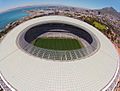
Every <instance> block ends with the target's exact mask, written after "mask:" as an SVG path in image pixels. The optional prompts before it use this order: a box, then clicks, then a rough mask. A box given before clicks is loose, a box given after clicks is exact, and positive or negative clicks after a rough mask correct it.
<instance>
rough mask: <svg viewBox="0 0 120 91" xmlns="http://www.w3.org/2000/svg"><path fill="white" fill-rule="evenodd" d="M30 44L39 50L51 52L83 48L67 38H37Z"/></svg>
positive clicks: (76, 41)
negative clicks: (50, 50) (43, 49)
mask: <svg viewBox="0 0 120 91" xmlns="http://www.w3.org/2000/svg"><path fill="white" fill-rule="evenodd" d="M32 44H33V45H35V46H37V47H40V48H45V49H52V50H74V49H80V48H82V47H83V45H82V43H81V42H79V41H78V40H76V39H69V38H38V39H36V40H34V41H33V42H32Z"/></svg>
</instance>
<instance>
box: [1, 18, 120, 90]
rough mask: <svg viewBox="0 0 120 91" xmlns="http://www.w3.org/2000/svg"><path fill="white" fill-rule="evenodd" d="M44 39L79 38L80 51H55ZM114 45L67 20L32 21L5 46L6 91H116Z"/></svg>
mask: <svg viewBox="0 0 120 91" xmlns="http://www.w3.org/2000/svg"><path fill="white" fill-rule="evenodd" d="M40 37H65V38H75V39H77V40H79V41H81V42H82V44H83V45H84V47H83V48H80V49H72V50H53V49H45V48H40V47H37V46H35V45H33V44H31V42H32V41H33V40H34V39H36V38H40ZM119 67H120V64H119V55H118V53H117V51H116V49H115V47H114V45H113V44H112V43H111V42H110V41H109V40H108V39H107V38H106V37H105V36H104V35H103V34H102V33H101V32H100V31H98V30H97V29H96V28H94V27H92V26H91V25H89V24H87V23H85V22H83V21H80V20H77V19H73V18H69V17H64V16H44V17H40V18H35V19H31V20H29V21H26V22H24V23H22V24H20V25H18V26H17V27H15V28H14V29H13V30H12V31H10V32H9V33H8V34H7V35H6V37H5V38H4V40H2V42H1V44H0V84H1V85H0V86H1V88H2V89H4V90H5V91H112V90H113V89H114V88H115V86H116V84H117V82H118V78H119V73H120V68H119Z"/></svg>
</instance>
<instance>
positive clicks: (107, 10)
mask: <svg viewBox="0 0 120 91" xmlns="http://www.w3.org/2000/svg"><path fill="white" fill-rule="evenodd" d="M98 11H99V12H100V13H101V14H109V15H113V16H115V17H119V18H120V12H117V11H116V10H115V9H114V8H113V7H106V8H102V9H100V10H98Z"/></svg>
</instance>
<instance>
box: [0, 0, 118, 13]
mask: <svg viewBox="0 0 120 91" xmlns="http://www.w3.org/2000/svg"><path fill="white" fill-rule="evenodd" d="M47 4H48V5H49V4H50V5H67V6H75V7H82V8H90V9H99V8H104V7H113V8H115V9H116V10H117V11H119V12H120V0H0V11H5V10H7V9H10V8H15V7H21V6H27V5H47Z"/></svg>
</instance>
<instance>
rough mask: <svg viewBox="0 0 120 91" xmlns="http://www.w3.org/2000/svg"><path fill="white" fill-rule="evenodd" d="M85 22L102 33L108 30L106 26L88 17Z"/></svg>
mask: <svg viewBox="0 0 120 91" xmlns="http://www.w3.org/2000/svg"><path fill="white" fill-rule="evenodd" d="M85 22H87V23H89V24H91V25H93V26H94V27H95V28H97V29H98V30H100V31H101V32H104V31H105V30H107V26H106V25H105V24H102V23H100V22H98V21H96V20H95V19H93V18H90V17H87V18H85Z"/></svg>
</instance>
